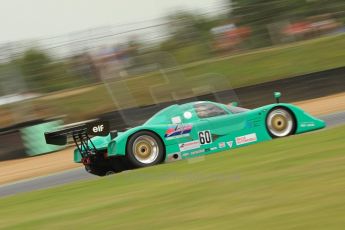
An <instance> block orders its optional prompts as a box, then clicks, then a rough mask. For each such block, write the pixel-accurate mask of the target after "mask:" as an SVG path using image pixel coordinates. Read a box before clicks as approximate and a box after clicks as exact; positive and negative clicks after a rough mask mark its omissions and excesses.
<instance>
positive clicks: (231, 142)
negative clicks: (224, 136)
mask: <svg viewBox="0 0 345 230" xmlns="http://www.w3.org/2000/svg"><path fill="white" fill-rule="evenodd" d="M226 143H227V144H228V146H229V148H232V144H233V143H234V142H233V141H228V142H226Z"/></svg>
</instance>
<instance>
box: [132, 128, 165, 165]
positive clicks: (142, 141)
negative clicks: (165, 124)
mask: <svg viewBox="0 0 345 230" xmlns="http://www.w3.org/2000/svg"><path fill="white" fill-rule="evenodd" d="M164 155H165V149H164V145H163V143H162V141H161V139H160V138H159V137H158V136H157V135H156V134H154V133H152V132H149V131H139V132H137V133H135V134H133V135H132V136H131V137H130V138H129V140H128V142H127V147H126V157H127V159H128V161H129V162H130V163H131V164H132V165H133V166H134V167H136V168H141V167H147V166H152V165H156V164H159V163H161V162H162V161H163V160H164Z"/></svg>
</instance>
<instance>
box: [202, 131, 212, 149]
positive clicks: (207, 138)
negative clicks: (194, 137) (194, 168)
mask: <svg viewBox="0 0 345 230" xmlns="http://www.w3.org/2000/svg"><path fill="white" fill-rule="evenodd" d="M199 141H200V144H202V145H203V144H209V143H212V139H211V132H210V130H206V131H201V132H199Z"/></svg>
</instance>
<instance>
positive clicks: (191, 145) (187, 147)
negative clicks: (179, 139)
mask: <svg viewBox="0 0 345 230" xmlns="http://www.w3.org/2000/svg"><path fill="white" fill-rule="evenodd" d="M179 147H180V151H181V152H182V151H188V150H192V149H197V148H200V142H199V141H190V142H186V143H182V144H179Z"/></svg>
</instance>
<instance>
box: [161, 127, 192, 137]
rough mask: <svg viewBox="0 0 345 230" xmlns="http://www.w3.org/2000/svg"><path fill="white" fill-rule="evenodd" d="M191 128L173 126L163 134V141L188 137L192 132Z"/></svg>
mask: <svg viewBox="0 0 345 230" xmlns="http://www.w3.org/2000/svg"><path fill="white" fill-rule="evenodd" d="M192 128H193V126H192V125H191V124H187V125H174V126H171V127H169V128H168V130H167V131H166V132H165V135H164V137H165V139H167V140H170V139H175V138H180V137H187V136H189V135H190V132H191V131H192Z"/></svg>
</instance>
